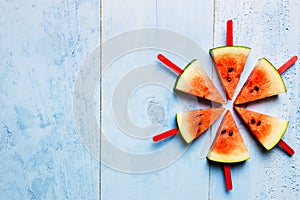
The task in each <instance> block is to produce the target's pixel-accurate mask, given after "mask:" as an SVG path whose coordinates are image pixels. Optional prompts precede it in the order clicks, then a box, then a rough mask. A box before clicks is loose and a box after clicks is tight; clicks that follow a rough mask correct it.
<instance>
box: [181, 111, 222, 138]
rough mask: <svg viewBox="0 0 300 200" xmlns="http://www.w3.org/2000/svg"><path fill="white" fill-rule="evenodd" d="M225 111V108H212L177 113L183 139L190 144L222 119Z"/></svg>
mask: <svg viewBox="0 0 300 200" xmlns="http://www.w3.org/2000/svg"><path fill="white" fill-rule="evenodd" d="M224 110H225V108H210V109H203V110H192V111H188V112H182V113H177V114H176V120H177V126H178V129H179V131H180V133H181V135H182V137H183V139H184V140H185V141H186V142H187V143H190V142H191V141H193V140H194V139H196V138H197V137H199V136H200V135H201V134H202V133H203V132H204V131H206V130H207V129H208V128H209V127H210V126H211V125H212V124H213V123H214V122H215V121H216V120H217V119H218V118H219V117H220V115H221V114H222V113H223V112H224Z"/></svg>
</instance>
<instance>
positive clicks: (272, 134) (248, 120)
mask: <svg viewBox="0 0 300 200" xmlns="http://www.w3.org/2000/svg"><path fill="white" fill-rule="evenodd" d="M234 109H235V111H236V112H237V113H238V114H239V116H240V117H241V118H242V120H243V121H244V122H245V124H246V125H247V126H248V128H249V129H250V131H251V132H252V133H253V134H254V136H255V137H256V138H257V140H258V141H259V142H260V143H261V144H262V145H263V146H264V147H265V148H266V149H267V150H270V149H272V148H273V147H274V146H275V145H276V144H277V143H278V142H279V140H280V139H281V138H282V136H283V135H284V133H285V131H286V129H287V127H288V124H289V122H288V121H286V120H283V119H279V118H276V117H272V116H269V115H265V114H261V113H258V112H254V111H250V110H246V109H243V108H240V107H234Z"/></svg>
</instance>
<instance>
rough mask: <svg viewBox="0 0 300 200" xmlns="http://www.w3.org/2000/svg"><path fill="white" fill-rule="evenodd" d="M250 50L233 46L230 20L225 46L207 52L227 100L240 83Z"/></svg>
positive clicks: (229, 21) (230, 98)
mask: <svg viewBox="0 0 300 200" xmlns="http://www.w3.org/2000/svg"><path fill="white" fill-rule="evenodd" d="M250 50H251V49H250V48H249V47H246V46H233V22H232V20H228V21H227V35H226V46H220V47H215V48H212V49H210V50H209V53H210V56H211V58H212V60H213V61H214V64H215V67H216V69H217V72H218V75H219V77H220V80H221V82H222V85H223V88H224V90H225V92H226V96H227V98H228V99H229V100H232V97H233V95H234V92H235V90H236V87H237V85H238V83H239V81H240V76H241V74H242V72H243V71H244V66H245V64H246V62H247V58H248V56H249V53H250Z"/></svg>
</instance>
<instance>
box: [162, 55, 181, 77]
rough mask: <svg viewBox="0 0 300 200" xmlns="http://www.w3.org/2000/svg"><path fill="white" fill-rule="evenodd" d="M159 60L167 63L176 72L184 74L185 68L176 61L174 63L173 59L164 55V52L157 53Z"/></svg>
mask: <svg viewBox="0 0 300 200" xmlns="http://www.w3.org/2000/svg"><path fill="white" fill-rule="evenodd" d="M157 58H158V60H160V61H161V62H162V63H164V64H165V65H167V66H168V67H169V68H171V69H172V70H173V71H174V72H176V73H177V74H179V75H180V74H182V73H183V70H182V69H181V68H180V67H178V66H177V65H176V64H175V63H173V62H172V61H170V60H169V59H168V58H166V57H165V56H164V55H162V54H158V55H157Z"/></svg>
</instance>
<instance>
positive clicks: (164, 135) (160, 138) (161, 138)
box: [152, 128, 178, 142]
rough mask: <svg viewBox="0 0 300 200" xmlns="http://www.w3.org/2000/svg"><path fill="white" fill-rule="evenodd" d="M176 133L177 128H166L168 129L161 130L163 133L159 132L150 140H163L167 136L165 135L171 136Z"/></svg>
mask: <svg viewBox="0 0 300 200" xmlns="http://www.w3.org/2000/svg"><path fill="white" fill-rule="evenodd" d="M177 133H178V128H173V129H171V130H168V131H166V132H163V133H160V134H158V135H156V136H154V137H153V138H152V140H153V141H154V142H158V141H160V140H163V139H165V138H167V137H171V136H172V135H175V134H177Z"/></svg>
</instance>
